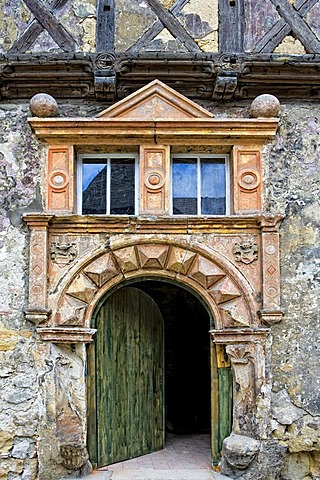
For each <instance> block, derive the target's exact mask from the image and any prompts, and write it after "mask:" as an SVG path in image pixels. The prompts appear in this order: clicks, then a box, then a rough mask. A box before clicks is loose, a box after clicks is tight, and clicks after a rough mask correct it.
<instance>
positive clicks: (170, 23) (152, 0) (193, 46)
mask: <svg viewBox="0 0 320 480" xmlns="http://www.w3.org/2000/svg"><path fill="white" fill-rule="evenodd" d="M146 1H147V3H148V4H149V6H150V8H151V9H152V10H153V12H154V13H155V14H156V15H157V17H158V18H159V20H160V21H161V23H162V24H163V26H164V27H166V28H167V30H169V32H170V33H171V35H172V36H173V37H174V38H177V39H178V40H180V42H181V43H182V44H183V45H184V46H185V47H186V48H187V50H188V51H189V52H200V47H199V45H198V44H197V43H196V42H195V41H194V39H193V38H192V37H191V35H189V33H188V32H187V31H186V30H185V29H184V28H183V26H182V25H181V23H180V22H179V20H177V19H176V17H175V16H174V15H173V14H172V12H170V11H169V10H167V9H166V8H164V7H163V6H162V5H161V3H160V2H159V1H158V0H146Z"/></svg>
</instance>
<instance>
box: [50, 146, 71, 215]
mask: <svg viewBox="0 0 320 480" xmlns="http://www.w3.org/2000/svg"><path fill="white" fill-rule="evenodd" d="M73 169H74V161H73V148H71V147H68V146H62V147H50V148H49V151H48V161H47V209H48V210H49V211H58V212H64V213H67V212H68V213H72V211H73V206H74V172H73Z"/></svg>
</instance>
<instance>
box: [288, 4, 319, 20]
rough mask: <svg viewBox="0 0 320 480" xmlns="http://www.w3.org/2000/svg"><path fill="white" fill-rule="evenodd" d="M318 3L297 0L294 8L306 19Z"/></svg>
mask: <svg viewBox="0 0 320 480" xmlns="http://www.w3.org/2000/svg"><path fill="white" fill-rule="evenodd" d="M318 1H319V0H296V2H295V4H294V5H293V8H294V9H295V10H297V12H299V13H300V15H301V16H302V17H304V15H306V14H307V13H308V12H309V11H310V10H311V8H312V7H314V6H315V4H316V3H318Z"/></svg>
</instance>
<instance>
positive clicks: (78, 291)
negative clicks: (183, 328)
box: [54, 240, 258, 329]
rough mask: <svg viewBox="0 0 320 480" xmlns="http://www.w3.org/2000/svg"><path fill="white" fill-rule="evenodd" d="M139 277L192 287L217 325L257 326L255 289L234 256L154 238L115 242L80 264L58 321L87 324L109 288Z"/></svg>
mask: <svg viewBox="0 0 320 480" xmlns="http://www.w3.org/2000/svg"><path fill="white" fill-rule="evenodd" d="M139 277H144V278H146V277H147V278H148V277H149V278H150V279H151V278H163V279H165V278H166V279H168V280H170V281H175V282H177V283H179V284H182V285H185V286H186V287H188V288H189V289H191V290H193V291H194V292H195V293H197V294H198V295H199V296H200V297H201V298H203V299H204V301H205V302H206V304H207V306H208V308H209V310H210V313H211V314H212V316H213V318H214V322H215V328H218V329H223V328H242V327H254V326H255V312H256V311H257V309H258V307H257V305H256V303H255V301H254V299H253V295H252V289H251V287H250V286H249V283H248V282H247V281H246V279H245V278H244V277H242V275H241V274H240V272H239V271H238V270H237V269H236V267H235V266H234V265H232V264H231V262H229V261H228V260H226V259H223V258H221V257H220V256H218V255H217V252H212V251H210V252H208V251H206V249H199V248H193V247H192V248H191V247H188V246H187V245H179V244H168V243H161V242H159V241H158V242H153V243H150V240H149V241H148V243H147V242H145V243H144V242H141V243H138V244H133V243H131V244H127V245H121V246H120V245H115V246H114V247H113V248H112V249H111V250H109V251H107V252H105V253H103V254H101V255H100V256H98V257H95V258H93V259H92V260H91V261H89V262H88V261H87V262H86V263H85V264H84V265H83V266H82V267H81V268H80V269H78V271H77V272H76V273H75V274H74V275H73V276H72V278H71V279H70V280H69V281H68V283H67V284H66V286H65V288H64V290H63V293H62V295H61V296H60V299H59V301H58V308H57V313H56V315H55V318H54V320H55V325H59V326H77V327H89V326H90V319H91V316H92V314H93V312H94V310H95V308H96V307H97V305H98V304H99V302H101V301H102V299H103V298H104V296H105V294H106V293H107V292H108V291H109V290H110V289H112V288H113V287H115V286H116V285H120V284H121V283H123V282H124V281H126V280H130V279H135V278H137V279H138V278H139Z"/></svg>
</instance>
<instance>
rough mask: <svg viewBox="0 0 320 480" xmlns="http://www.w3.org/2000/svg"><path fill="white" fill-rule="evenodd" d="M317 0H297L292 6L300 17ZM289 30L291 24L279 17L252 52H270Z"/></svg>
mask: <svg viewBox="0 0 320 480" xmlns="http://www.w3.org/2000/svg"><path fill="white" fill-rule="evenodd" d="M317 2H318V0H297V1H296V3H295V4H294V6H293V8H294V9H295V10H296V11H297V12H298V14H299V15H300V17H301V18H302V17H303V16H304V15H306V14H307V13H308V12H309V10H310V9H311V8H312V7H313V6H314V5H315V4H316V3H317ZM290 32H291V26H290V25H288V23H287V22H286V21H285V20H284V19H283V18H280V19H279V20H278V21H277V22H276V23H275V24H274V25H273V26H272V28H271V29H270V30H269V31H268V32H267V33H266V34H265V35H264V36H263V37H262V38H261V39H260V40H259V42H258V43H257V44H256V46H255V47H254V49H253V51H252V52H253V53H271V52H273V50H274V49H275V48H276V47H277V46H278V45H279V43H281V42H282V40H283V39H284V38H285V37H286V36H287V35H289V34H290Z"/></svg>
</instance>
